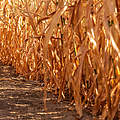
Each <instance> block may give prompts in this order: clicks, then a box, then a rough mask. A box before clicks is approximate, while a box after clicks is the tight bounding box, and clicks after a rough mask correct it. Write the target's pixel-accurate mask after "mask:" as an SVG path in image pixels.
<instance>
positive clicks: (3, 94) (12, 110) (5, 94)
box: [0, 63, 91, 120]
mask: <svg viewBox="0 0 120 120" xmlns="http://www.w3.org/2000/svg"><path fill="white" fill-rule="evenodd" d="M42 88H43V83H40V82H39V81H32V80H25V78H24V77H22V76H21V75H17V74H15V69H14V68H13V67H11V66H7V65H3V64H2V63H0V120H91V119H90V116H89V115H86V113H85V117H83V118H82V119H80V118H79V116H78V115H77V114H76V111H75V107H74V105H72V106H71V105H70V102H69V101H67V100H66V101H62V102H59V103H58V102H57V97H56V95H54V94H52V93H50V92H48V94H47V96H48V97H47V109H48V110H47V112H45V111H44V103H43V90H42Z"/></svg>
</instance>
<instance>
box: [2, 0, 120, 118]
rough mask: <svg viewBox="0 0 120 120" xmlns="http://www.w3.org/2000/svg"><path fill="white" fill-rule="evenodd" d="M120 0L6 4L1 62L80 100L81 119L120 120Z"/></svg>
mask: <svg viewBox="0 0 120 120" xmlns="http://www.w3.org/2000/svg"><path fill="white" fill-rule="evenodd" d="M119 25H120V0H1V1H0V61H2V63H4V64H9V65H12V66H13V67H14V68H15V69H16V72H17V73H19V74H21V75H23V76H25V77H26V79H28V80H29V79H32V80H39V79H43V81H44V83H45V85H44V108H45V109H46V110H47V106H46V98H47V90H50V91H51V92H54V93H55V94H58V102H59V101H61V100H64V99H65V97H66V94H69V95H70V96H71V97H73V98H74V102H75V108H76V111H77V113H78V114H79V116H82V115H83V112H82V111H83V109H85V108H87V109H90V112H91V114H92V115H93V116H94V118H95V119H96V120H97V119H100V120H106V119H107V120H113V119H114V117H115V115H116V114H117V115H118V119H120V113H119V112H120V26H119Z"/></svg>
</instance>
